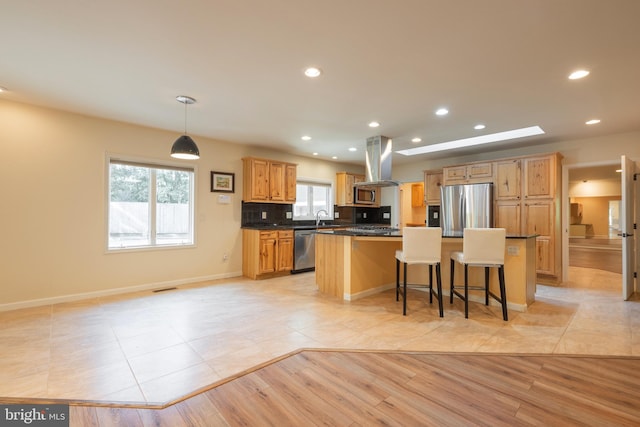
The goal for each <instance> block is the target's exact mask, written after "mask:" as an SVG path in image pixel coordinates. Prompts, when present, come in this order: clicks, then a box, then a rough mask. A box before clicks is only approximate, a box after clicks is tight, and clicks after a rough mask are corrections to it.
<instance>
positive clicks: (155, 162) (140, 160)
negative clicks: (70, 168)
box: [104, 153, 198, 254]
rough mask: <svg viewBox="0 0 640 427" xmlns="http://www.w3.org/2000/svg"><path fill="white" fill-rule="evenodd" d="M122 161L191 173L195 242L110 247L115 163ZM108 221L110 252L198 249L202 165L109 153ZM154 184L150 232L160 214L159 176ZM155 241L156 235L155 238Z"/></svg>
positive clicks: (123, 162)
mask: <svg viewBox="0 0 640 427" xmlns="http://www.w3.org/2000/svg"><path fill="white" fill-rule="evenodd" d="M112 163H119V164H129V165H131V166H140V167H148V168H153V169H157V170H181V171H185V172H191V173H192V174H193V175H192V180H191V181H192V182H191V189H190V192H191V197H190V203H189V205H190V207H189V218H190V222H191V233H192V241H191V243H172V244H157V243H154V244H148V245H141V246H127V247H110V246H109V233H110V228H109V224H110V207H111V164H112ZM104 172H105V185H104V188H105V194H104V199H105V217H104V218H105V222H104V230H105V231H104V237H105V243H104V245H105V246H104V250H105V253H107V254H114V253H123V252H141V251H142V252H146V251H157V250H171V249H174V250H175V249H181V248H185V249H187V248H195V247H196V236H197V225H196V215H195V213H196V202H197V201H196V199H197V196H196V194H197V193H198V191H197V190H198V182H197V181H198V180H197V176H198V168H197V165H189V164H184V163H178V162H172V161H165V160H159V159H150V158H147V157H135V156H127V155H120V154H114V153H107V155H106V157H105V171H104ZM149 185H150V187H152V189H153V191H152V193H151V195H152V196H153V199H154V200H153V203H152V206H150V212H149V216H150V218H151V219H152V221H151V223H150V224H149V228H150V234H152V233H153V234H155V233H156V227H157V225H156V215H157V207H156V205H157V203H158V202H157V192H156V186H157V178H156V179H155V180H151V181H150V182H149ZM151 240H152V241H154V242H155V237H154V238H152V239H151Z"/></svg>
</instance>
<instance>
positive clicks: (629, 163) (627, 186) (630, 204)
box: [620, 155, 636, 300]
mask: <svg viewBox="0 0 640 427" xmlns="http://www.w3.org/2000/svg"><path fill="white" fill-rule="evenodd" d="M621 163H622V203H621V206H620V228H621V231H622V233H621V236H622V298H624V299H625V300H628V299H629V298H630V297H631V295H632V294H633V291H634V277H633V272H634V271H636V267H635V243H634V234H635V233H634V231H635V230H634V229H633V223H634V216H633V208H634V206H635V192H634V180H633V176H634V175H635V170H636V166H635V162H634V161H633V160H631V159H629V158H628V157H627V156H624V155H623V156H622V159H621Z"/></svg>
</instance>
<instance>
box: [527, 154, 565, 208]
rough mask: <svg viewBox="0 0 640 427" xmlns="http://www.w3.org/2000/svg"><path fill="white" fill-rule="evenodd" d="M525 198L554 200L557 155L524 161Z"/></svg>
mask: <svg viewBox="0 0 640 427" xmlns="http://www.w3.org/2000/svg"><path fill="white" fill-rule="evenodd" d="M523 163H524V198H525V199H535V198H538V199H539V198H542V199H547V198H548V199H552V198H554V197H555V195H556V178H557V177H556V175H557V173H556V167H557V165H556V163H557V156H556V155H548V156H543V157H532V158H526V159H523Z"/></svg>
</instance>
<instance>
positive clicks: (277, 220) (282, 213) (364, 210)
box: [242, 202, 391, 227]
mask: <svg viewBox="0 0 640 427" xmlns="http://www.w3.org/2000/svg"><path fill="white" fill-rule="evenodd" d="M333 210H334V212H336V213H338V218H336V219H335V220H334V221H333V223H334V224H342V225H350V224H391V220H390V219H389V218H386V219H385V218H384V213H390V212H391V206H381V207H379V208H370V207H347V206H334V207H333ZM306 222H309V223H313V221H306ZM301 223H302V222H301V221H293V205H287V204H277V203H245V202H242V226H243V227H244V226H255V225H260V224H264V225H267V224H278V225H295V224H301Z"/></svg>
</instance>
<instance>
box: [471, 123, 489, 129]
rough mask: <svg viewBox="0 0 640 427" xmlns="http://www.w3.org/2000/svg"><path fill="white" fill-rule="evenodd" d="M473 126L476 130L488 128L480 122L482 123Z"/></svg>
mask: <svg viewBox="0 0 640 427" xmlns="http://www.w3.org/2000/svg"><path fill="white" fill-rule="evenodd" d="M473 128H474V129H475V130H482V129H484V128H486V126H485V125H482V124H480V125H475V126H474V127H473Z"/></svg>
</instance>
